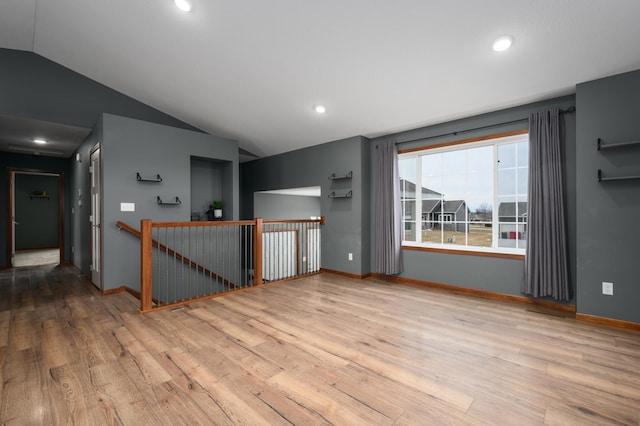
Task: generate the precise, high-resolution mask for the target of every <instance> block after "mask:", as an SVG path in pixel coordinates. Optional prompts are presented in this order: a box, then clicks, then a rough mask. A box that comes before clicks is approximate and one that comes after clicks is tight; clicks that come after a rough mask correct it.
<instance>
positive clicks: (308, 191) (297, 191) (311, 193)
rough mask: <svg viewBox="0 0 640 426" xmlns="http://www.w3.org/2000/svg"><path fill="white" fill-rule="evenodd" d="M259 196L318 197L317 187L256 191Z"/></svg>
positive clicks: (318, 189) (318, 188)
mask: <svg viewBox="0 0 640 426" xmlns="http://www.w3.org/2000/svg"><path fill="white" fill-rule="evenodd" d="M257 192H258V193H260V194H280V195H298V196H301V197H320V187H319V186H307V187H302V188H288V189H274V190H271V191H257Z"/></svg>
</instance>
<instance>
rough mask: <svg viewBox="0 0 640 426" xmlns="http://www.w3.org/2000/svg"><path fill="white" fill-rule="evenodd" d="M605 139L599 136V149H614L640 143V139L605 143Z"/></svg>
mask: <svg viewBox="0 0 640 426" xmlns="http://www.w3.org/2000/svg"><path fill="white" fill-rule="evenodd" d="M603 142H604V141H603V140H602V139H601V138H598V151H600V150H605V149H613V148H622V147H625V146H633V145H640V140H635V141H624V142H612V143H608V144H604V143H603Z"/></svg>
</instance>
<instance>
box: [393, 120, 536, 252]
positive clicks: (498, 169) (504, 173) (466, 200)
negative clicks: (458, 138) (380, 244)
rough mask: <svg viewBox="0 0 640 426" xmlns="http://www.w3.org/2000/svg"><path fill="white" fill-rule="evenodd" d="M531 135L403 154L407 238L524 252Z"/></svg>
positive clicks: (428, 243) (409, 242) (433, 243)
mask: <svg viewBox="0 0 640 426" xmlns="http://www.w3.org/2000/svg"><path fill="white" fill-rule="evenodd" d="M528 154H529V135H528V134H527V133H521V134H517V135H510V136H502V137H499V136H496V137H494V138H491V139H486V138H485V139H484V140H481V141H475V142H467V143H452V144H449V145H446V146H439V147H434V148H425V149H422V150H419V151H411V152H405V153H401V154H400V155H399V156H398V160H399V170H400V191H401V200H402V222H403V223H402V225H403V229H404V235H403V243H404V244H405V245H417V246H424V247H433V248H445V249H447V248H448V249H456V250H474V251H485V252H497V253H510V254H524V251H525V247H526V244H527V175H528V163H529V156H528Z"/></svg>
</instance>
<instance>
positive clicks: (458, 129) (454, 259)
mask: <svg viewBox="0 0 640 426" xmlns="http://www.w3.org/2000/svg"><path fill="white" fill-rule="evenodd" d="M574 104H575V99H574V97H573V96H567V97H562V98H557V99H551V100H548V101H544V102H538V103H534V104H529V105H523V106H520V107H517V108H510V109H505V110H501V111H496V112H493V113H490V114H483V115H478V116H475V117H470V118H466V119H462V120H456V121H452V122H448V123H443V124H439V125H436V126H430V127H424V128H420V129H415V130H411V131H407V132H402V133H396V134H392V135H388V136H384V137H380V138H376V139H372V141H371V143H372V146H374V145H376V144H377V143H379V142H381V141H385V140H395V141H396V142H397V143H399V149H408V148H416V147H423V146H429V145H434V144H439V143H444V142H450V141H457V140H462V139H467V138H473V137H479V136H484V135H491V134H497V133H502V132H508V131H513V130H519V129H526V128H527V127H528V122H527V119H528V117H529V114H530V113H531V112H533V111H539V110H542V109H544V108H548V107H551V106H558V107H560V108H562V109H567V108H569V107H570V106H573V105H574ZM565 119H566V135H567V137H566V147H565V149H566V154H567V155H566V167H567V194H568V197H567V206H568V216H569V218H568V223H569V238H570V244H569V245H570V247H569V252H570V256H571V260H570V262H571V271H572V278H575V270H576V256H575V253H576V252H575V236H576V227H575V223H576V220H575V218H576V180H575V163H576V159H575V144H576V133H575V120H576V116H575V114H568V115H566V117H565ZM512 121H518V122H516V123H511V124H502V123H509V122H512ZM474 128H483V129H480V130H475V131H472V132H466V130H468V129H474ZM449 133H457V134H451V135H449ZM445 134H446V136H441V137H434V136H438V135H445ZM419 138H431V139H428V140H421V141H415V142H408V143H403V141H409V140H414V139H419ZM370 167H371V170H372V173H371V178H370V179H371V181H372V182H375V179H376V173H377V170H376V168H377V167H376V149H372V150H371V158H370ZM371 191H372V192H371V204H370V211H371V212H372V214H371V220H374V218H375V209H374V206H375V193H374V188H373V187H372V189H371ZM370 235H371V238H372V243H371V249H372V250H371V253H370V255H371V265H373V261H374V260H373V259H374V248H375V247H374V244H375V234H374V229H373V227H371V229H370ZM404 265H405V271H404V273H402V274H401V275H400V276H401V277H405V278H411V279H416V280H421V281H429V282H436V283H441V284H448V285H453V286H459V287H465V288H470V289H476V290H483V291H490V292H496V293H503V294H512V295H521V293H520V286H521V284H522V281H523V279H524V260H516V259H503V258H495V257H480V256H471V255H461V254H450V253H440V252H425V251H414V250H404ZM572 282H573V285H574V288H575V280H574V279H573V280H572ZM571 302H572V303H575V300H572V301H571Z"/></svg>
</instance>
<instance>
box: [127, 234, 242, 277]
mask: <svg viewBox="0 0 640 426" xmlns="http://www.w3.org/2000/svg"><path fill="white" fill-rule="evenodd" d="M176 223H182V222H176ZM200 223H203V222H200ZM227 223H228V222H227ZM249 223H253V221H249ZM153 225H154V224H153V223H152V224H151V227H152V228H155V226H153ZM116 226H117V227H118V228H120V229H122V230H124V231H127V232H129V233H130V234H133V235H135V236H136V237H138V238H141V235H142V233H141V232H140V231H138V230H137V229H136V228H134V227H132V226H129V225H127V224H126V223H124V222H121V221H118V222H116ZM151 245H152V246H153V247H156V248H158V249H160V250H162V251H166V252H167V253H169V255H171V256H174V257H175V258H176V259H178V260H180V261H182V262H183V263H186V264H187V265H189V266H192V267H194V268H196V271H201V272H202V273H204V274H207V275H209V276H211V277H214V278H215V279H216V280H221V281H222V282H223V283H225V284H226V285H228V286H229V287H232V288H236V285H235V284H234V283H232V282H231V281H229V280H228V279H226V278H224V277H221V276H219V275H218V274H216V273H215V272H213V271H211V270H210V269H208V268H205V267H204V266H202V265H200V264H198V263H197V262H195V261H193V260H191V259H189V258H188V257H186V256H183V255H182V254H180V253H178V252H177V251H175V250H173V249H171V248H169V247H167V246H166V245H164V244H161V243H159V242H158V241H156V240H154V239H152V240H151Z"/></svg>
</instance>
